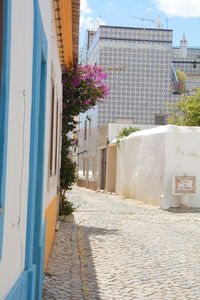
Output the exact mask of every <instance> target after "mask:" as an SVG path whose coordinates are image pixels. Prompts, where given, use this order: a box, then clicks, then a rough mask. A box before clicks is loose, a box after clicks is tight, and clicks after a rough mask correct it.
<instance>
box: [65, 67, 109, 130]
mask: <svg viewBox="0 0 200 300" xmlns="http://www.w3.org/2000/svg"><path fill="white" fill-rule="evenodd" d="M107 76H108V74H107V73H105V72H104V71H103V68H102V67H98V66H91V65H85V66H76V67H75V68H73V69H71V70H66V71H65V72H64V73H63V124H64V130H65V129H66V133H67V132H68V131H70V130H73V129H74V128H75V127H76V121H75V120H74V117H75V116H78V115H79V113H81V112H85V111H87V110H88V109H90V108H92V107H93V106H95V105H96V104H97V103H98V102H100V101H102V99H105V98H106V96H107V95H108V93H109V88H108V87H107V85H106V84H105V83H104V82H103V81H104V80H105V79H106V78H107Z"/></svg>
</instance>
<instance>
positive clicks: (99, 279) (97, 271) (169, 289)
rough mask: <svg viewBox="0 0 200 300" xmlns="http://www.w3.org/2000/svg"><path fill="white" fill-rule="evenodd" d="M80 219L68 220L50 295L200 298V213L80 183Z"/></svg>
mask: <svg viewBox="0 0 200 300" xmlns="http://www.w3.org/2000/svg"><path fill="white" fill-rule="evenodd" d="M68 197H69V198H70V200H72V201H73V203H74V204H75V205H76V206H79V208H78V209H77V212H76V213H75V214H74V216H75V223H66V222H63V223H61V227H60V230H59V232H58V233H57V235H56V240H55V244H54V250H53V254H52V256H51V259H50V262H49V266H48V270H47V273H46V276H45V283H44V297H43V299H44V300H47V299H48V300H50V299H63V300H64V299H65V300H67V299H71V300H79V299H86V300H87V299H88V300H93V299H101V300H114V299H115V300H134V299H138V300H146V299H150V300H156V299H160V300H170V299H177V300H184V299H196V300H199V299H200V213H199V211H198V210H196V211H195V210H187V211H186V210H185V211H184V210H171V211H162V210H160V209H159V208H158V207H155V206H150V205H145V204H143V203H141V202H139V201H135V200H131V199H124V198H122V197H119V196H116V195H110V194H107V193H97V192H93V191H90V190H87V189H84V188H78V187H74V189H73V190H72V191H70V192H69V193H68Z"/></svg>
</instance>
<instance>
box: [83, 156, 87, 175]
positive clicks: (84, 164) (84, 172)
mask: <svg viewBox="0 0 200 300" xmlns="http://www.w3.org/2000/svg"><path fill="white" fill-rule="evenodd" d="M85 171H86V169H85V158H83V176H85Z"/></svg>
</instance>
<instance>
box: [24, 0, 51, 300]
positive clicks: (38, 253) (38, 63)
mask: <svg viewBox="0 0 200 300" xmlns="http://www.w3.org/2000/svg"><path fill="white" fill-rule="evenodd" d="M46 61H47V40H46V36H45V32H44V28H43V24H42V19H41V15H40V9H39V3H38V1H37V0H34V41H33V78H32V82H33V84H32V111H31V133H30V134H31V141H30V163H29V196H28V212H27V233H26V257H25V270H30V269H33V270H34V266H35V270H36V272H35V274H32V277H31V280H32V281H29V286H30V289H29V290H28V300H29V299H30V300H33V299H35V300H36V299H37V300H39V299H41V295H42V281H43V263H44V242H45V222H43V184H44V150H45V111H46V79H47V78H46V77H47V65H46Z"/></svg>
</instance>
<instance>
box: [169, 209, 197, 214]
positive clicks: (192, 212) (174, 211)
mask: <svg viewBox="0 0 200 300" xmlns="http://www.w3.org/2000/svg"><path fill="white" fill-rule="evenodd" d="M166 211H168V212H171V213H176V214H194V213H195V214H200V208H185V209H183V208H170V209H167V210H166Z"/></svg>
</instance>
